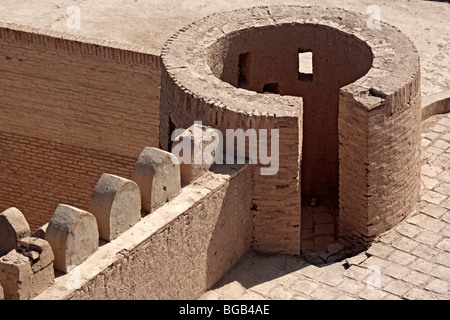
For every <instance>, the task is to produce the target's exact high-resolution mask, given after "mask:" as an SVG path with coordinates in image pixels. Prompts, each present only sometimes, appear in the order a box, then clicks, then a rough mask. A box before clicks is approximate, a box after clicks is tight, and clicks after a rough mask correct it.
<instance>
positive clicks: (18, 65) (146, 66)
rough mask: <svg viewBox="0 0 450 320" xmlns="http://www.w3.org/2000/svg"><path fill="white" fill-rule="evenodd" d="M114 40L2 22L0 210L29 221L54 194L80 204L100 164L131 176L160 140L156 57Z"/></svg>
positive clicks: (47, 210)
mask: <svg viewBox="0 0 450 320" xmlns="http://www.w3.org/2000/svg"><path fill="white" fill-rule="evenodd" d="M118 47H120V48H121V49H117V48H114V47H113V46H111V45H110V44H107V43H106V42H100V43H89V42H88V41H87V40H86V39H83V38H82V37H79V38H77V37H76V36H67V35H64V34H58V33H56V32H44V31H41V30H35V29H32V28H29V27H23V26H18V25H8V24H1V25H0V59H1V60H2V62H1V64H0V82H1V84H2V85H1V88H0V103H1V107H0V150H1V153H2V158H1V160H0V161H1V162H0V180H1V181H2V183H1V185H0V211H1V210H4V209H6V208H7V207H10V206H16V207H17V208H19V209H20V210H22V211H23V212H24V214H25V216H26V217H27V219H28V221H29V223H30V225H31V228H32V229H33V230H34V229H36V228H38V227H40V226H41V225H42V224H44V223H46V222H47V221H48V220H49V218H50V216H51V214H52V212H53V211H54V209H55V208H56V206H57V204H58V203H60V202H65V203H69V204H71V205H74V206H79V207H80V208H84V209H87V205H88V200H89V193H90V191H91V190H92V188H93V187H94V185H95V182H96V181H97V180H98V178H99V177H100V175H101V174H102V173H103V172H110V173H113V174H117V175H121V176H124V177H127V178H129V177H130V175H131V170H132V168H133V165H134V160H135V158H136V157H137V156H138V155H139V153H140V152H141V150H142V149H143V148H144V147H145V146H154V147H157V146H158V132H159V128H158V125H159V119H158V113H159V111H158V105H159V89H158V88H159V83H160V60H159V57H158V56H155V55H152V54H149V53H143V49H142V48H131V47H130V48H127V46H125V45H120V46H118Z"/></svg>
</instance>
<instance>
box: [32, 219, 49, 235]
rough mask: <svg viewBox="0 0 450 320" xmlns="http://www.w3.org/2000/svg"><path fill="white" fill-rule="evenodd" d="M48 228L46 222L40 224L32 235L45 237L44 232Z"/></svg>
mask: <svg viewBox="0 0 450 320" xmlns="http://www.w3.org/2000/svg"><path fill="white" fill-rule="evenodd" d="M47 228H48V222H47V223H46V224H44V225H43V226H41V227H40V228H39V229H37V230H36V231H35V232H34V233H33V234H32V237H36V238H41V239H45V233H46V232H47Z"/></svg>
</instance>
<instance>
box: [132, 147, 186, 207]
mask: <svg viewBox="0 0 450 320" xmlns="http://www.w3.org/2000/svg"><path fill="white" fill-rule="evenodd" d="M131 180H133V181H134V182H136V184H137V185H138V186H139V189H140V191H141V199H142V209H143V210H144V211H145V212H147V213H150V212H152V211H154V210H155V209H156V208H158V207H159V206H161V205H162V204H163V203H165V202H167V201H169V200H170V199H172V198H173V197H175V196H176V195H177V194H178V193H180V190H181V175H180V165H179V163H178V159H177V158H176V157H175V156H174V155H172V154H171V153H170V152H167V151H164V150H161V149H157V148H151V147H146V148H145V149H144V150H143V151H142V153H141V154H140V155H139V158H138V159H137V161H136V164H135V166H134V171H133V175H132V176H131Z"/></svg>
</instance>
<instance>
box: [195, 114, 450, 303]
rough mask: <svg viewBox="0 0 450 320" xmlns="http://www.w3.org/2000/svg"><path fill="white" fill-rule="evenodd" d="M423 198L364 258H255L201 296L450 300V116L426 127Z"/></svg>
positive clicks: (251, 256) (435, 119)
mask: <svg viewBox="0 0 450 320" xmlns="http://www.w3.org/2000/svg"><path fill="white" fill-rule="evenodd" d="M422 147H423V148H422V159H423V166H422V197H421V201H420V202H419V203H418V204H417V206H416V210H415V211H414V212H412V213H411V214H410V215H409V216H408V217H407V218H406V219H405V220H403V221H402V222H401V223H400V224H399V225H398V226H397V227H395V228H394V229H392V230H390V231H388V232H386V233H384V234H383V235H381V236H380V237H379V238H378V239H376V241H375V242H374V243H373V244H372V246H371V247H370V248H369V249H368V250H367V251H366V252H362V253H360V254H359V255H357V256H354V257H352V258H349V259H347V260H344V261H342V262H335V263H332V264H327V265H325V264H323V265H317V266H316V265H312V264H310V263H308V262H306V261H305V260H303V259H300V258H296V257H287V256H260V255H255V254H254V253H250V254H248V255H247V256H246V257H245V258H244V259H243V260H242V261H241V262H240V263H239V264H238V265H237V266H236V267H235V268H234V269H233V270H232V271H231V272H230V273H229V274H228V275H226V276H225V278H224V279H223V280H222V281H220V283H219V284H218V285H217V286H216V288H215V289H214V290H211V291H209V292H207V293H205V294H204V295H203V296H202V297H201V298H200V299H238V300H240V299H242V300H244V299H249V300H250V299H282V300H286V299H326V300H329V299H337V300H341V299H370V300H373V299H376V300H378V299H389V300H391V299H412V300H423V299H427V300H428V299H450V113H447V114H445V115H438V116H433V117H431V118H430V119H428V120H426V121H425V122H424V123H423V134H422Z"/></svg>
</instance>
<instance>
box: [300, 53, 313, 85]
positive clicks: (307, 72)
mask: <svg viewBox="0 0 450 320" xmlns="http://www.w3.org/2000/svg"><path fill="white" fill-rule="evenodd" d="M312 79H313V53H312V52H311V51H303V50H300V49H299V50H298V80H300V81H312Z"/></svg>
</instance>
